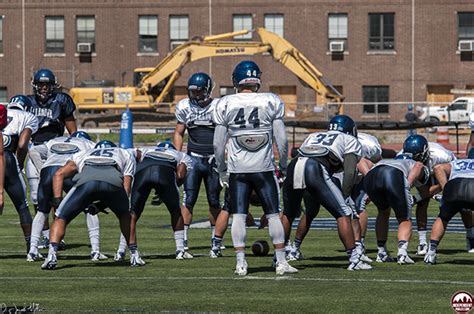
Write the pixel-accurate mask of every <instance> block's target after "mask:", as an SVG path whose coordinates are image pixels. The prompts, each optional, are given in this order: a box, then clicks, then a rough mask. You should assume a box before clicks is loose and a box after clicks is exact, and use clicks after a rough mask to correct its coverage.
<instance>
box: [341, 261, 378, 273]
mask: <svg viewBox="0 0 474 314" xmlns="http://www.w3.org/2000/svg"><path fill="white" fill-rule="evenodd" d="M371 269H372V266H371V265H369V264H367V263H364V262H363V261H361V260H359V261H358V262H357V263H350V264H349V267H347V270H350V271H354V270H371Z"/></svg>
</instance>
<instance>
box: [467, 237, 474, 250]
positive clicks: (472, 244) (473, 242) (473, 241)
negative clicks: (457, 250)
mask: <svg viewBox="0 0 474 314" xmlns="http://www.w3.org/2000/svg"><path fill="white" fill-rule="evenodd" d="M466 248H467V252H468V253H474V238H466Z"/></svg>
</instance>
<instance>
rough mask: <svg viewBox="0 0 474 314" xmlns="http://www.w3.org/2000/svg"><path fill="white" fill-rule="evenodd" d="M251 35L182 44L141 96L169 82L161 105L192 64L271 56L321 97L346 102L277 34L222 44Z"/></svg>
mask: <svg viewBox="0 0 474 314" xmlns="http://www.w3.org/2000/svg"><path fill="white" fill-rule="evenodd" d="M247 33H249V31H246V30H243V31H239V32H233V33H226V34H221V35H215V36H206V37H204V38H197V39H195V40H191V41H188V42H186V43H184V44H182V45H181V46H179V47H177V48H176V49H175V50H173V51H172V52H171V53H170V54H169V55H168V56H167V57H166V58H164V59H163V60H162V61H161V62H160V63H159V64H158V65H157V66H156V68H155V69H154V70H153V71H151V72H150V73H148V74H147V75H146V76H144V77H143V79H142V80H141V84H140V86H139V93H140V94H142V95H147V94H148V93H149V91H150V90H151V89H152V88H153V87H154V86H156V85H158V84H160V83H161V82H163V81H165V80H167V81H166V84H165V86H164V88H163V89H162V90H161V92H160V93H159V95H158V96H157V98H156V99H155V100H154V102H155V103H160V102H162V101H163V99H164V97H165V96H166V95H167V94H168V93H169V91H170V90H171V88H172V87H173V84H174V82H175V81H176V80H177V79H178V78H179V76H180V73H181V70H182V68H183V67H184V66H185V65H186V64H188V63H190V62H194V61H196V60H199V59H203V58H210V57H221V56H241V55H255V54H260V53H270V54H272V56H273V58H274V59H275V60H276V61H278V62H280V63H281V64H283V65H284V66H285V67H286V68H288V69H289V70H290V71H291V72H293V73H294V74H295V75H296V76H297V77H298V78H299V79H300V80H301V81H303V82H304V84H305V85H307V86H309V87H310V88H312V89H314V90H315V91H316V92H317V93H318V94H320V95H321V96H323V97H325V98H327V99H329V100H331V101H335V102H341V101H342V100H343V98H344V97H343V96H342V95H341V94H340V93H339V92H338V91H337V90H336V89H335V88H334V87H333V86H332V85H331V84H330V83H329V82H328V81H327V80H325V79H324V77H323V75H322V74H321V72H319V71H318V69H316V67H315V66H314V65H312V64H311V62H309V60H308V59H307V58H306V57H305V56H304V55H303V54H302V53H301V52H300V51H299V50H298V49H296V48H295V47H294V46H293V45H291V44H290V43H289V42H288V41H286V40H285V39H283V38H282V37H280V36H278V35H277V34H275V33H272V32H269V31H267V30H266V29H264V28H258V29H257V33H258V34H259V36H260V38H261V42H238V41H222V39H225V38H231V37H234V36H237V35H243V34H247Z"/></svg>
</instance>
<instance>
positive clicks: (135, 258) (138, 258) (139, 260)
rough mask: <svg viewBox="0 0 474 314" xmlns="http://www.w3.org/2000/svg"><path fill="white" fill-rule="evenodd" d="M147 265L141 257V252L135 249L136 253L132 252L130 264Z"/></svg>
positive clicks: (133, 265) (135, 265) (134, 265)
mask: <svg viewBox="0 0 474 314" xmlns="http://www.w3.org/2000/svg"><path fill="white" fill-rule="evenodd" d="M143 265H145V261H144V260H143V259H142V258H141V256H140V252H138V251H135V253H132V254H130V266H132V267H137V266H143Z"/></svg>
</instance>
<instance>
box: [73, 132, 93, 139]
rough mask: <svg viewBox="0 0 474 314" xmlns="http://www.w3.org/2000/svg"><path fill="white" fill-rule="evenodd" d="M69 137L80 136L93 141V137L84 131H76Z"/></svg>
mask: <svg viewBox="0 0 474 314" xmlns="http://www.w3.org/2000/svg"><path fill="white" fill-rule="evenodd" d="M69 137H79V138H84V139H86V140H89V141H92V139H91V137H90V135H89V134H87V132H84V131H76V132H73V133H72V134H71V136H69Z"/></svg>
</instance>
